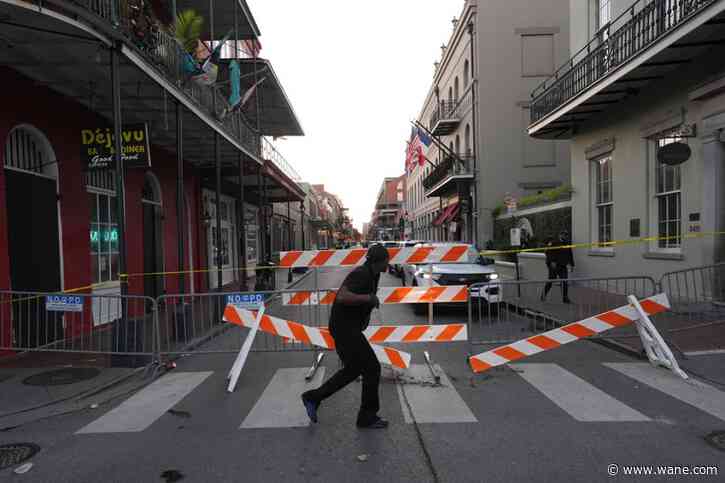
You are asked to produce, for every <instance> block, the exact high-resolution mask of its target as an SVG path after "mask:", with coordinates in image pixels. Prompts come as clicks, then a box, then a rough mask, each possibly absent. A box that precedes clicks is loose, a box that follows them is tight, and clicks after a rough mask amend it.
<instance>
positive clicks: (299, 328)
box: [287, 320, 311, 344]
mask: <svg viewBox="0 0 725 483" xmlns="http://www.w3.org/2000/svg"><path fill="white" fill-rule="evenodd" d="M287 325H288V326H289V328H290V330H291V331H292V335H293V336H294V338H295V339H297V340H298V341H300V342H305V343H307V344H310V343H311V341H310V337H309V336H308V335H307V331H305V327H304V326H303V325H302V324H298V323H297V322H292V321H291V320H288V321H287Z"/></svg>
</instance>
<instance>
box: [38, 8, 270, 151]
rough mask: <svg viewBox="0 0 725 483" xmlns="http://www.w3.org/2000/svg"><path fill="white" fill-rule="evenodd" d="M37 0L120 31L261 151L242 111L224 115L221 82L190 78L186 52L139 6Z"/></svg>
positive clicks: (158, 68)
mask: <svg viewBox="0 0 725 483" xmlns="http://www.w3.org/2000/svg"><path fill="white" fill-rule="evenodd" d="M35 1H36V3H38V4H39V5H41V6H42V7H43V8H52V9H55V10H58V11H61V12H62V13H66V14H69V16H76V15H75V13H74V11H73V9H75V11H76V12H77V11H79V9H80V11H86V12H87V13H88V14H90V15H89V17H90V18H95V19H96V21H97V22H99V25H100V24H105V28H107V29H113V30H115V31H116V32H119V33H120V34H121V35H122V36H123V37H124V38H125V39H126V40H127V42H128V43H129V44H130V45H133V46H134V47H135V48H136V50H137V51H138V52H140V54H141V56H142V57H143V58H145V60H147V61H148V65H149V67H152V68H153V69H155V70H156V71H157V72H158V73H160V74H161V75H163V76H164V77H165V78H166V79H167V80H169V81H170V82H171V83H172V84H174V85H175V86H176V87H177V89H178V90H179V91H180V92H183V93H184V94H185V95H186V97H187V98H189V99H190V100H192V101H193V102H195V103H196V104H197V105H198V106H199V107H201V108H202V110H204V111H206V112H207V113H208V114H209V115H211V116H212V117H213V118H214V119H215V120H216V122H217V124H218V125H219V126H221V127H222V128H223V129H224V131H226V132H227V134H229V136H230V137H232V138H234V139H237V140H238V141H239V142H240V144H242V145H244V146H245V147H247V148H248V149H249V150H250V151H251V153H252V154H254V155H257V156H258V155H259V154H260V142H259V137H260V136H259V134H258V133H256V131H255V130H254V129H252V127H251V126H249V125H248V124H247V123H246V121H245V120H244V119H243V117H242V115H241V113H240V112H238V111H236V112H233V113H231V114H229V115H226V116H222V115H221V114H222V112H223V110H224V108H225V107H226V106H227V105H228V101H227V99H226V96H224V95H223V94H222V93H221V91H220V89H219V87H218V85H213V86H203V85H199V84H197V83H195V82H193V81H191V80H190V79H189V78H188V76H186V75H185V74H184V72H183V70H182V61H183V59H184V56H185V55H186V52H184V50H183V48H182V47H181V45H180V44H179V42H177V40H176V38H174V36H173V35H171V34H169V33H167V32H165V31H164V30H163V28H162V26H161V25H159V24H156V23H154V22H145V21H144V22H138V21H137V19H134V15H135V14H136V15H137V14H138V12H137V11H138V10H139V8H138V7H137V6H134V5H132V3H131V2H129V1H120V0H72V1H69V2H56V1H50V2H41V1H40V0H35ZM64 4H67V5H68V6H67V9H68V12H66V11H65V9H64Z"/></svg>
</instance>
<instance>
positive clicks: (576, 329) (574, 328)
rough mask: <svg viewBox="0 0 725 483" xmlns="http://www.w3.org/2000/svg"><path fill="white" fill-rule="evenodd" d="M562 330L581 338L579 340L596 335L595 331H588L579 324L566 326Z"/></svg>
mask: <svg viewBox="0 0 725 483" xmlns="http://www.w3.org/2000/svg"><path fill="white" fill-rule="evenodd" d="M561 330H563V331H564V332H567V333H569V334H571V335H573V336H574V337H579V338H582V337H589V336H591V335H594V334H596V332H594V331H593V330H591V329H588V328H586V327H584V326H583V325H581V324H579V323H575V324H569V325H566V326H564V327H562V328H561Z"/></svg>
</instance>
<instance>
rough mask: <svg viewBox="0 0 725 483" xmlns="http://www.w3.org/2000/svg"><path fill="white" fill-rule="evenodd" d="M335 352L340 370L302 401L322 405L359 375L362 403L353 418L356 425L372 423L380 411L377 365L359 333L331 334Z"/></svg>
mask: <svg viewBox="0 0 725 483" xmlns="http://www.w3.org/2000/svg"><path fill="white" fill-rule="evenodd" d="M332 337H333V338H334V339H335V348H336V349H335V350H336V351H337V354H338V355H339V356H340V359H341V360H342V363H343V364H344V366H343V368H342V369H340V370H339V371H337V372H336V373H335V374H333V375H332V377H330V378H329V379H328V380H327V381H326V382H325V383H324V384H323V385H322V386H320V387H318V388H317V389H313V390H312V391H307V392H306V393H305V394H304V397H305V398H306V399H309V400H311V401H315V402H318V403H320V402H322V401H323V400H324V399H327V398H328V397H330V396H332V395H333V394H335V393H336V392H337V391H339V390H340V389H342V388H343V387H345V386H347V385H348V384H350V383H351V382H352V381H354V380H355V379H357V377H358V376H359V375H362V378H363V380H362V402H361V403H360V411H359V412H358V415H357V424H359V425H363V426H364V425H367V424H370V423H372V422H374V421H375V420H376V418H377V414H378V411H379V410H380V399H379V397H378V386H379V385H380V363H379V362H378V358H377V357H376V356H375V352H373V349H372V347H370V344H369V343H368V341H367V339H365V336H364V335H363V334H362V332H357V333H353V334H348V333H345V334H334V333H332Z"/></svg>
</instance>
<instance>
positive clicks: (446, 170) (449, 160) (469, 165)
mask: <svg viewBox="0 0 725 483" xmlns="http://www.w3.org/2000/svg"><path fill="white" fill-rule="evenodd" d="M458 157H459V158H460V161H459V160H457V159H455V158H454V157H452V156H449V157H446V159H444V160H443V161H441V163H440V164H439V165H438V166H436V168H435V169H433V171H431V173H430V174H429V175H428V176H427V177H426V178H425V179H424V180H423V188H425V190H426V191H427V190H430V189H431V188H434V187H435V186H437V185H438V184H440V183H441V182H442V181H444V180H445V179H446V178H450V177H452V176H458V175H466V174H473V155H472V154H470V153H466V154H459V155H458Z"/></svg>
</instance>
